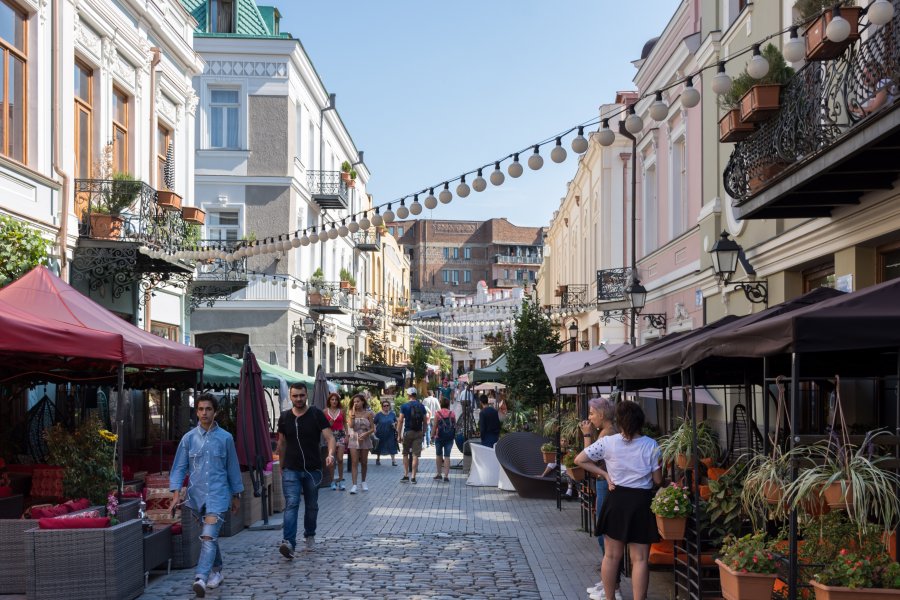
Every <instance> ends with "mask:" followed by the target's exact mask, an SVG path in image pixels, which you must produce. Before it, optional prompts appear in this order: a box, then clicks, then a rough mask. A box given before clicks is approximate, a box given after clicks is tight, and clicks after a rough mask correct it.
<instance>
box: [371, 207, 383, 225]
mask: <svg viewBox="0 0 900 600" xmlns="http://www.w3.org/2000/svg"><path fill="white" fill-rule="evenodd" d="M372 225H374V226H375V227H380V226H382V225H384V219H383V218H382V217H381V212H379V209H377V208H376V209H375V214H374V215H372Z"/></svg>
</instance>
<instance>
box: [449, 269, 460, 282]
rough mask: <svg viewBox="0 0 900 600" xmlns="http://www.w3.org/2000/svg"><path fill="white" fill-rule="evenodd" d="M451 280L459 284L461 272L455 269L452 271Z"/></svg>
mask: <svg viewBox="0 0 900 600" xmlns="http://www.w3.org/2000/svg"><path fill="white" fill-rule="evenodd" d="M450 278H451V279H452V280H453V282H454V283H459V271H458V270H456V269H453V270H452V271H450Z"/></svg>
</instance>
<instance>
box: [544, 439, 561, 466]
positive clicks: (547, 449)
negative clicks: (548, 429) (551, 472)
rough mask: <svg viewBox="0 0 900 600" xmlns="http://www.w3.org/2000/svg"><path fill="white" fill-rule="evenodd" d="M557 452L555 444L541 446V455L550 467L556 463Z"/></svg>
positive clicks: (548, 443) (549, 443)
mask: <svg viewBox="0 0 900 600" xmlns="http://www.w3.org/2000/svg"><path fill="white" fill-rule="evenodd" d="M556 452H557V448H556V444H554V443H553V442H547V443H546V444H542V445H541V455H542V456H543V458H544V462H545V463H547V464H548V465H549V464H550V463H555V462H556Z"/></svg>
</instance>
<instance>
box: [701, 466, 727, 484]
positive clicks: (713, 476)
mask: <svg viewBox="0 0 900 600" xmlns="http://www.w3.org/2000/svg"><path fill="white" fill-rule="evenodd" d="M727 472H728V469H723V468H721V467H710V468H708V469H707V470H706V477H707V478H708V479H709V480H710V481H718V480H719V478H720V477H721V476H722V475H724V474H725V473H727Z"/></svg>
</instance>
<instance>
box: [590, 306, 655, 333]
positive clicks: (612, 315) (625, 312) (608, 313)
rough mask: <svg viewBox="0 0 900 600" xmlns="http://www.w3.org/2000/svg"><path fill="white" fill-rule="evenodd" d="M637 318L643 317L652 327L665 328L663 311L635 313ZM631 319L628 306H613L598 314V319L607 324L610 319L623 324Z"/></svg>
mask: <svg viewBox="0 0 900 600" xmlns="http://www.w3.org/2000/svg"><path fill="white" fill-rule="evenodd" d="M637 317H638V318H641V319H645V320H646V321H647V325H648V326H650V327H652V328H653V329H665V328H666V324H667V319H666V315H665V314H663V313H646V314H639V315H637ZM630 320H631V309H630V308H615V309H611V310H604V311H603V313H602V314H601V315H600V321H601V322H602V323H603V324H604V325H609V323H610V321H618V322H619V323H622V324H623V325H625V324H626V323H628V322H629V321H630Z"/></svg>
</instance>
